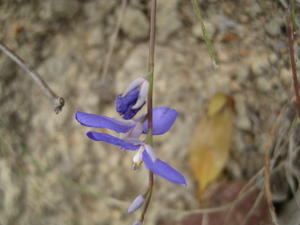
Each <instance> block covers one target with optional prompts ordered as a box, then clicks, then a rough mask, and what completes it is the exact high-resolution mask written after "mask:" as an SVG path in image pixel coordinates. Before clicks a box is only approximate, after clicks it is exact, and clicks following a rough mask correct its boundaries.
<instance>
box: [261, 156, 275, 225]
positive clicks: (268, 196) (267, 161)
mask: <svg viewBox="0 0 300 225" xmlns="http://www.w3.org/2000/svg"><path fill="white" fill-rule="evenodd" d="M264 178H265V179H264V189H265V194H266V199H267V203H268V208H269V211H270V214H271V217H272V222H273V224H275V225H278V221H277V216H276V213H275V209H274V206H273V203H272V192H271V184H270V150H268V151H267V152H266V153H265V169H264Z"/></svg>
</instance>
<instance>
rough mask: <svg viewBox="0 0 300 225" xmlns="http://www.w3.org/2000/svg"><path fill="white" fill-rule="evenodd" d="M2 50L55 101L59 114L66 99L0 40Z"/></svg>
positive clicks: (55, 108)
mask: <svg viewBox="0 0 300 225" xmlns="http://www.w3.org/2000/svg"><path fill="white" fill-rule="evenodd" d="M0 50H1V51H2V52H3V53H4V54H5V55H7V56H8V57H9V58H10V59H11V60H13V61H14V62H15V63H17V64H18V65H19V66H20V67H21V68H22V69H23V70H25V72H26V73H25V74H27V75H28V76H29V77H30V78H31V79H32V80H33V81H34V82H35V84H37V85H38V86H39V87H40V89H41V90H42V92H43V93H44V94H45V95H46V96H47V97H48V98H49V100H50V101H51V102H52V103H53V106H54V111H55V113H56V114H58V113H59V112H60V111H61V110H62V108H63V106H64V104H65V100H64V99H63V98H62V97H59V96H58V95H57V94H56V93H55V92H54V91H53V90H52V89H51V88H50V87H49V86H48V84H47V83H46V82H45V81H44V80H43V79H42V77H41V76H40V75H39V74H38V73H37V72H36V71H34V69H33V68H31V67H30V66H29V65H28V64H27V63H26V62H25V61H24V60H23V59H22V58H21V57H19V56H18V55H16V54H15V53H14V52H13V51H12V50H11V49H9V48H8V47H7V46H6V45H5V44H3V43H2V42H0Z"/></svg>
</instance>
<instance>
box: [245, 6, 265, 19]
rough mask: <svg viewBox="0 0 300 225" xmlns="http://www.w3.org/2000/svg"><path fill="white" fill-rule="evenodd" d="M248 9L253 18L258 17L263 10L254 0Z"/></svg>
mask: <svg viewBox="0 0 300 225" xmlns="http://www.w3.org/2000/svg"><path fill="white" fill-rule="evenodd" d="M246 11H247V13H248V14H249V16H250V17H251V18H252V19H254V18H256V16H257V15H258V14H260V13H261V12H262V10H261V8H260V6H259V4H258V3H257V2H252V4H250V6H248V7H246Z"/></svg>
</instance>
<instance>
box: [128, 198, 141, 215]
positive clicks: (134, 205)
mask: <svg viewBox="0 0 300 225" xmlns="http://www.w3.org/2000/svg"><path fill="white" fill-rule="evenodd" d="M144 201H145V199H144V197H143V196H142V195H139V196H137V197H136V198H135V199H134V200H133V202H132V203H131V205H130V206H129V208H128V211H127V212H128V214H130V213H133V212H135V211H136V210H138V209H139V208H140V207H141V206H142V205H143V204H144Z"/></svg>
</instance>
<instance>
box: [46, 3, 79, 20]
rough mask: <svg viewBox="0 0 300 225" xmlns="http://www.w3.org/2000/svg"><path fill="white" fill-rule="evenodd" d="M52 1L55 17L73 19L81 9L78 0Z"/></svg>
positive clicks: (53, 15)
mask: <svg viewBox="0 0 300 225" xmlns="http://www.w3.org/2000/svg"><path fill="white" fill-rule="evenodd" d="M51 3H52V4H51V10H52V17H53V18H57V17H58V18H66V19H71V18H73V16H74V15H75V14H76V13H77V12H78V11H79V9H80V5H79V2H78V1H77V0H53V1H51Z"/></svg>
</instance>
